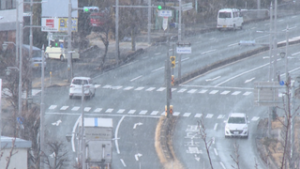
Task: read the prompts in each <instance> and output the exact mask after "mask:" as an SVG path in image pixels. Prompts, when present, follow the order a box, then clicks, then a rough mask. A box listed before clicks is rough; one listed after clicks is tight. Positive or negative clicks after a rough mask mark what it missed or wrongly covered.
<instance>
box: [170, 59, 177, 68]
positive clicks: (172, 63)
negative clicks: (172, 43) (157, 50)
mask: <svg viewBox="0 0 300 169" xmlns="http://www.w3.org/2000/svg"><path fill="white" fill-rule="evenodd" d="M170 61H171V67H172V68H174V67H175V65H176V57H175V56H170Z"/></svg>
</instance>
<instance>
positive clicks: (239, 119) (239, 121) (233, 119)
mask: <svg viewBox="0 0 300 169" xmlns="http://www.w3.org/2000/svg"><path fill="white" fill-rule="evenodd" d="M228 123H233V124H245V118H243V117H230V118H229V119H228Z"/></svg>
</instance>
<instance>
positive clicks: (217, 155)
mask: <svg viewBox="0 0 300 169" xmlns="http://www.w3.org/2000/svg"><path fill="white" fill-rule="evenodd" d="M214 151H215V154H216V156H218V155H219V154H218V152H217V149H216V148H214Z"/></svg>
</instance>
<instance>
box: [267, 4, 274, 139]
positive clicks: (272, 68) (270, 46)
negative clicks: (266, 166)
mask: <svg viewBox="0 0 300 169" xmlns="http://www.w3.org/2000/svg"><path fill="white" fill-rule="evenodd" d="M272 15H273V5H272V2H271V4H270V35H269V57H270V58H269V82H271V81H273V77H274V67H273V66H274V65H273V66H272V55H273V52H272V50H273V49H272V48H273V43H272V36H273V34H272V27H273V26H272V25H273V16H272ZM272 112H273V107H269V113H268V114H269V118H268V137H271V128H272V124H271V122H272Z"/></svg>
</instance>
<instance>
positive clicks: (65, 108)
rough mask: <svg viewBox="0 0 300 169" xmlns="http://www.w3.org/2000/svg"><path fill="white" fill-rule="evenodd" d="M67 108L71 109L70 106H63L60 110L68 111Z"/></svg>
mask: <svg viewBox="0 0 300 169" xmlns="http://www.w3.org/2000/svg"><path fill="white" fill-rule="evenodd" d="M67 108H69V106H63V107H61V108H60V110H67Z"/></svg>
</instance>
